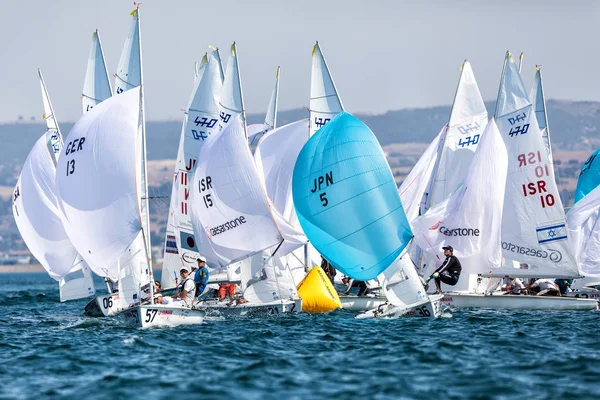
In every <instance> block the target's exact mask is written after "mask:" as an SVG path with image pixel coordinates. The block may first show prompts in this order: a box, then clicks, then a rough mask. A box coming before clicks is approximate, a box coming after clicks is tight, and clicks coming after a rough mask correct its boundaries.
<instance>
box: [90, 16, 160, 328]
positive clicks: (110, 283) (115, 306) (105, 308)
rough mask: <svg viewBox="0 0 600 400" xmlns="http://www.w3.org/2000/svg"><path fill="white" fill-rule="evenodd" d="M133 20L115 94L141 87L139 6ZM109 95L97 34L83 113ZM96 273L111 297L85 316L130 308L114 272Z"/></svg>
mask: <svg viewBox="0 0 600 400" xmlns="http://www.w3.org/2000/svg"><path fill="white" fill-rule="evenodd" d="M130 17H131V18H132V21H131V25H130V29H129V33H128V36H127V38H126V39H125V44H124V46H123V50H122V52H121V57H120V59H119V64H118V67H117V72H116V74H115V93H116V94H120V93H123V92H124V91H126V90H129V89H132V88H135V87H139V86H141V84H142V66H141V62H142V61H141V41H140V24H139V7H137V8H136V9H135V10H134V11H133V12H131V13H130ZM110 96H112V89H111V87H110V82H109V79H108V73H107V69H106V64H105V61H104V53H103V51H102V46H101V43H100V37H99V35H98V32H97V31H96V32H95V33H94V35H93V37H92V47H91V49H90V55H89V57H88V65H87V69H86V76H85V81H84V88H83V94H82V103H83V107H84V113H85V112H88V111H89V110H91V109H92V108H93V107H95V106H97V105H98V104H100V103H101V102H103V101H104V100H106V99H108V98H110ZM142 129H143V130H144V139H143V141H142V142H140V143H142V146H143V148H142V149H141V150H140V151H143V152H144V153H145V123H144V124H142ZM142 158H143V161H142V160H141V161H140V162H141V163H142V166H141V167H140V168H141V171H140V176H141V178H142V179H141V180H140V182H139V186H140V187H139V192H140V193H147V185H146V184H145V183H142V181H145V176H146V167H145V156H143V157H142ZM145 197H147V196H145ZM145 204H146V202H145V201H143V202H141V205H142V207H143V209H144V210H147V205H145ZM142 214H143V219H144V221H145V222H144V225H145V226H146V227H148V226H149V221H148V216H147V211H143V212H142ZM148 232H149V231H148ZM132 246H133V247H132V248H131V249H130V250H129V254H133V255H134V258H137V259H139V258H143V257H145V256H144V254H145V249H143V247H144V245H143V243H142V241H141V239H140V240H138V241H136V242H135V243H134V244H133V245H132ZM121 261H123V260H121ZM138 261H139V260H138ZM109 270H111V271H118V270H119V267H118V265H115V266H113V267H111V268H109ZM95 272H96V271H95ZM96 274H98V275H100V276H102V277H104V279H105V282H106V284H107V289H108V294H107V295H103V296H98V297H96V298H95V299H93V300H92V301H91V302H89V303H88V304H87V305H86V307H85V310H84V311H85V314H86V315H88V316H94V317H99V316H100V317H101V316H111V315H116V314H118V313H120V312H121V311H123V309H124V308H126V307H127V306H128V302H127V301H126V300H124V299H123V298H122V296H121V293H120V292H119V285H118V280H119V277H118V276H116V275H115V274H114V273H113V274H112V275H109V274H107V273H103V272H102V271H98V272H96ZM148 279H150V278H148ZM132 301H133V303H136V302H139V299H136V300H132Z"/></svg>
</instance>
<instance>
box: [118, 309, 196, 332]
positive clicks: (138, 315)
mask: <svg viewBox="0 0 600 400" xmlns="http://www.w3.org/2000/svg"><path fill="white" fill-rule="evenodd" d="M121 315H122V316H123V318H124V319H125V323H126V324H127V325H131V326H135V327H138V328H150V327H154V326H177V325H198V324H201V323H202V321H203V320H204V316H205V312H204V311H201V310H193V309H191V308H188V307H181V306H176V305H170V304H169V305H166V304H146V305H141V306H136V307H133V308H131V309H128V310H126V311H123V312H122V313H121Z"/></svg>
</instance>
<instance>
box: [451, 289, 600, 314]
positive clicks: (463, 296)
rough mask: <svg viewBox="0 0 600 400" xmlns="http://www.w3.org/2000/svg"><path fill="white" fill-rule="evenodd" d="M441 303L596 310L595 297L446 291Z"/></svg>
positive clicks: (492, 306)
mask: <svg viewBox="0 0 600 400" xmlns="http://www.w3.org/2000/svg"><path fill="white" fill-rule="evenodd" d="M442 302H443V304H445V305H447V306H450V307H457V308H471V307H473V308H499V309H509V310H575V311H579V310H581V311H585V310H597V309H598V301H597V300H596V299H586V298H576V297H551V296H510V295H484V294H470V293H446V294H444V297H443V298H442Z"/></svg>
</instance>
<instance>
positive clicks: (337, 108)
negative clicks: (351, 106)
mask: <svg viewBox="0 0 600 400" xmlns="http://www.w3.org/2000/svg"><path fill="white" fill-rule="evenodd" d="M309 110H310V135H311V136H312V135H313V134H314V133H315V132H316V131H318V130H319V129H320V128H321V127H323V126H325V124H327V123H328V122H329V121H331V120H332V119H333V118H334V117H335V116H336V115H337V114H339V113H340V112H342V111H344V106H342V101H341V100H340V97H339V96H338V92H337V89H336V87H335V84H334V83H333V78H332V77H331V74H330V73H329V68H328V67H327V62H325V57H323V53H322V52H321V47H320V46H319V42H316V43H315V46H314V47H313V51H312V70H311V74H310V105H309Z"/></svg>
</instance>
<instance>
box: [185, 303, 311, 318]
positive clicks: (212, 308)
mask: <svg viewBox="0 0 600 400" xmlns="http://www.w3.org/2000/svg"><path fill="white" fill-rule="evenodd" d="M229 304H230V303H227V302H216V301H211V300H209V301H204V302H200V303H196V304H194V306H193V308H194V309H195V310H202V311H204V312H205V313H206V315H208V316H223V317H244V316H251V315H277V314H283V313H298V312H300V311H302V299H297V300H284V301H283V302H282V301H273V302H270V303H260V304H256V303H243V304H238V305H235V304H231V305H229Z"/></svg>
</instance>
